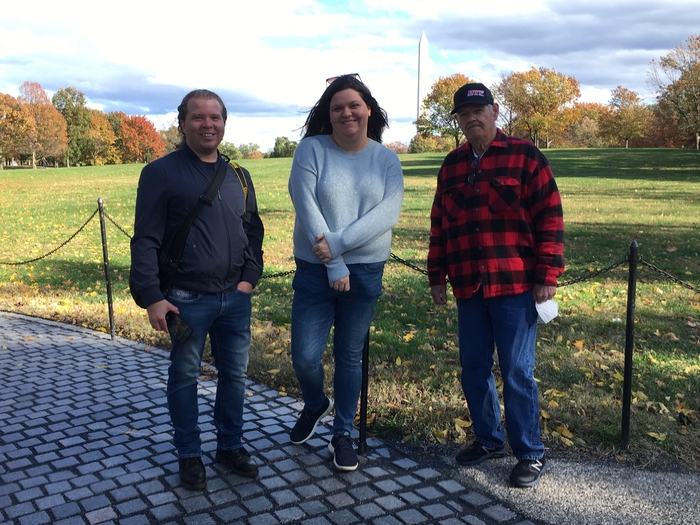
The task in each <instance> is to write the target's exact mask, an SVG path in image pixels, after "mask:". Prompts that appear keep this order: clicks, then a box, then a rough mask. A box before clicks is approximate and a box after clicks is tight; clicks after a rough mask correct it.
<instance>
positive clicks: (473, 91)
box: [467, 89, 484, 97]
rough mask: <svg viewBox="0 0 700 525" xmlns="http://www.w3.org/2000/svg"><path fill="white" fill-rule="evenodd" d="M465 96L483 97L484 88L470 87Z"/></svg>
mask: <svg viewBox="0 0 700 525" xmlns="http://www.w3.org/2000/svg"><path fill="white" fill-rule="evenodd" d="M467 96H468V97H483V96H484V90H483V89H470V90H469V91H467Z"/></svg>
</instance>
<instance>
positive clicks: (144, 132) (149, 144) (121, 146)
mask: <svg viewBox="0 0 700 525" xmlns="http://www.w3.org/2000/svg"><path fill="white" fill-rule="evenodd" d="M107 120H109V122H110V124H111V125H112V130H113V131H114V134H115V135H116V137H117V140H116V143H115V146H116V148H117V151H118V154H119V157H120V159H121V162H122V163H124V164H130V163H135V162H150V161H152V160H154V159H157V158H158V157H162V156H163V154H164V153H165V141H164V140H163V138H162V137H161V135H160V133H158V131H157V130H156V128H155V126H154V125H153V123H152V122H151V121H150V120H148V119H147V118H146V117H144V116H142V115H133V116H130V115H126V114H125V113H123V112H121V111H117V112H113V113H109V114H108V115H107Z"/></svg>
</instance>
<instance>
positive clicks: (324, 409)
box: [289, 398, 333, 445]
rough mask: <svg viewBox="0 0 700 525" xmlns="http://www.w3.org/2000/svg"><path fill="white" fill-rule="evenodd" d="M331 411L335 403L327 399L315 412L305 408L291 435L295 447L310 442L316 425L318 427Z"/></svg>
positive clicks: (290, 438)
mask: <svg viewBox="0 0 700 525" xmlns="http://www.w3.org/2000/svg"><path fill="white" fill-rule="evenodd" d="M331 410H333V401H331V400H330V399H329V398H326V400H325V401H324V402H323V405H321V408H319V409H318V410H316V411H315V412H311V411H310V410H307V409H306V406H305V407H304V410H302V411H301V414H299V419H297V422H296V424H295V425H294V428H293V429H292V431H291V432H290V433H289V440H290V441H291V442H292V443H294V444H295V445H301V444H302V443H306V441H308V439H309V438H310V437H311V436H313V435H314V432H315V431H316V425H318V423H319V422H320V421H321V420H322V419H323V418H324V417H326V416H327V415H328V414H330V412H331Z"/></svg>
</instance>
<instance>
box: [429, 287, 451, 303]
mask: <svg viewBox="0 0 700 525" xmlns="http://www.w3.org/2000/svg"><path fill="white" fill-rule="evenodd" d="M430 295H432V296H433V302H434V303H435V304H447V285H444V284H436V285H434V286H431V287H430Z"/></svg>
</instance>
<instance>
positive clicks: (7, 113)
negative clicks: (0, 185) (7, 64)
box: [0, 93, 36, 170]
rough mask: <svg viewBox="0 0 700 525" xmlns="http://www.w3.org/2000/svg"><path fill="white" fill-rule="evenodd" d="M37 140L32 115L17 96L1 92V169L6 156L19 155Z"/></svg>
mask: <svg viewBox="0 0 700 525" xmlns="http://www.w3.org/2000/svg"><path fill="white" fill-rule="evenodd" d="M35 141H36V124H35V122H34V118H33V117H32V115H31V114H30V113H29V111H28V110H27V109H26V108H25V107H24V106H23V105H22V104H20V102H19V101H18V100H17V99H15V97H13V96H11V95H6V94H5V93H0V170H1V169H2V168H3V164H4V162H5V159H6V158H12V157H18V156H19V155H20V153H21V152H23V151H26V150H27V148H29V147H30V144H32V143H33V142H35Z"/></svg>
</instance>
